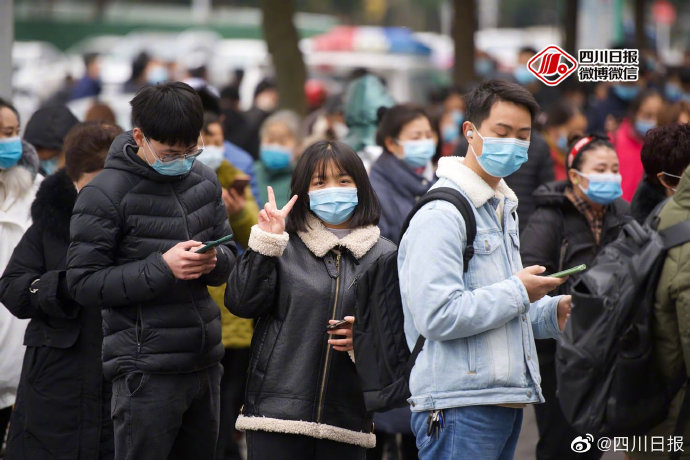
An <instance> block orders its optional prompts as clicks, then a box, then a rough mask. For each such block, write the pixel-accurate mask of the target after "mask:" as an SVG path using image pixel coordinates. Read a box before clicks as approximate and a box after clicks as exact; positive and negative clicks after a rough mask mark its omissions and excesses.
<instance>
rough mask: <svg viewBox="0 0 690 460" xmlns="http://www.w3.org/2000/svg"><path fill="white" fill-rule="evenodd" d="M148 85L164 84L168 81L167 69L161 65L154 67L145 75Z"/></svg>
mask: <svg viewBox="0 0 690 460" xmlns="http://www.w3.org/2000/svg"><path fill="white" fill-rule="evenodd" d="M146 79H147V80H148V82H149V83H151V84H152V85H155V84H157V83H165V82H166V81H168V80H169V79H170V75H169V74H168V69H166V68H165V67H163V66H162V65H159V66H156V67H154V68H153V69H151V70H150V71H149V72H148V73H147V78H146Z"/></svg>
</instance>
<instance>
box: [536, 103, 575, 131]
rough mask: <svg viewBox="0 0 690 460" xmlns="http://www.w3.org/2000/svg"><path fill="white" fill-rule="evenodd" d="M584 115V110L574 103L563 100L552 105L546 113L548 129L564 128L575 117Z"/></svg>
mask: <svg viewBox="0 0 690 460" xmlns="http://www.w3.org/2000/svg"><path fill="white" fill-rule="evenodd" d="M580 113H582V110H581V109H580V108H579V107H578V106H577V105H576V104H575V103H574V102H570V101H567V100H561V101H558V102H556V103H555V104H554V105H552V106H551V107H550V108H549V110H548V111H547V112H546V122H545V124H544V125H545V126H546V127H551V126H562V125H564V124H566V123H568V121H569V120H570V119H572V118H573V117H574V116H576V115H578V114H580Z"/></svg>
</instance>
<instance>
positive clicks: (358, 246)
mask: <svg viewBox="0 0 690 460" xmlns="http://www.w3.org/2000/svg"><path fill="white" fill-rule="evenodd" d="M307 227H308V230H307V231H306V232H297V235H299V237H300V239H301V240H302V242H303V243H304V244H305V246H307V248H309V250H310V251H311V252H312V253H313V254H314V255H315V256H316V257H324V256H325V255H326V254H328V252H329V251H330V250H331V249H333V248H335V247H336V246H342V247H344V248H346V249H348V250H349V251H350V252H351V253H352V255H353V256H355V259H361V258H362V257H364V256H365V255H366V253H367V252H369V250H370V249H371V248H373V247H374V245H375V244H376V243H377V242H378V240H379V236H380V235H381V231H380V230H379V228H378V227H377V226H376V225H369V226H367V227H360V228H357V229H355V230H353V231H352V232H351V233H350V234H349V235H347V236H346V237H345V238H343V239H342V240H339V239H338V237H337V236H335V235H334V234H333V233H331V232H330V231H328V229H327V228H326V227H325V226H324V225H323V223H322V222H321V221H320V220H319V219H318V218H316V217H315V216H313V215H312V214H311V213H310V214H309V215H308V216H307Z"/></svg>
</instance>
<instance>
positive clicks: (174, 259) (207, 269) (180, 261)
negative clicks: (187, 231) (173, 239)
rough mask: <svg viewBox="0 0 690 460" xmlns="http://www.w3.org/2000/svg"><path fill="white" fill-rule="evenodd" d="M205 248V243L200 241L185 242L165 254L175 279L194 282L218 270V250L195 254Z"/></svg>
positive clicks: (164, 258) (213, 249) (164, 257)
mask: <svg viewBox="0 0 690 460" xmlns="http://www.w3.org/2000/svg"><path fill="white" fill-rule="evenodd" d="M203 246H204V245H203V243H200V242H198V241H193V240H190V241H183V242H181V243H177V244H176V245H175V246H173V247H172V248H170V249H169V250H168V251H167V252H166V253H165V254H163V260H165V263H166V264H168V267H169V268H170V271H172V273H173V276H175V278H177V279H180V280H194V279H198V278H200V277H201V276H202V275H207V274H209V273H211V272H212V271H213V269H214V268H216V262H217V261H218V259H217V255H218V252H217V251H216V248H211V249H209V250H208V251H206V252H203V253H198V252H195V251H197V250H198V249H201V248H202V247H203Z"/></svg>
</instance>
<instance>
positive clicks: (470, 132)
mask: <svg viewBox="0 0 690 460" xmlns="http://www.w3.org/2000/svg"><path fill="white" fill-rule="evenodd" d="M467 137H472V130H471V129H468V130H467Z"/></svg>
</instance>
